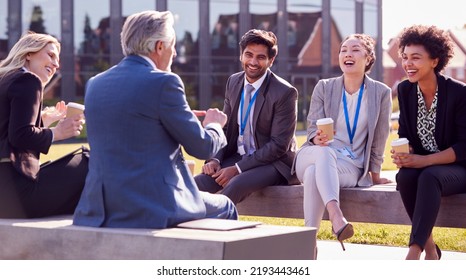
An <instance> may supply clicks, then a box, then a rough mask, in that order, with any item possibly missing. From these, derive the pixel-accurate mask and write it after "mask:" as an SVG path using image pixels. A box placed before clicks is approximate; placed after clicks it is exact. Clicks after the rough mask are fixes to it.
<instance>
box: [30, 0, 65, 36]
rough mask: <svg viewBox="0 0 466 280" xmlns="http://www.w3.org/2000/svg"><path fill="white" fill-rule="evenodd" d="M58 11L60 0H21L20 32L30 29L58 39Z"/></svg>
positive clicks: (59, 33) (59, 29)
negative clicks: (21, 28)
mask: <svg viewBox="0 0 466 280" xmlns="http://www.w3.org/2000/svg"><path fill="white" fill-rule="evenodd" d="M60 13H61V11H60V0H23V3H22V25H23V31H22V33H24V32H25V31H27V30H30V31H34V32H36V33H47V34H50V35H53V36H54V37H57V38H58V39H60V36H61V25H60V17H59V16H57V15H60Z"/></svg>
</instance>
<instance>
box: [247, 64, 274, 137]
mask: <svg viewBox="0 0 466 280" xmlns="http://www.w3.org/2000/svg"><path fill="white" fill-rule="evenodd" d="M266 75H267V76H266V77H265V80H264V82H263V83H262V85H261V87H260V88H259V92H258V93H257V97H256V101H255V103H256V104H254V116H253V119H252V128H253V131H256V124H257V120H258V119H259V113H260V111H261V110H262V106H263V105H264V102H265V95H266V94H267V89H268V88H269V84H270V81H271V76H272V74H271V72H270V70H267V74H266Z"/></svg>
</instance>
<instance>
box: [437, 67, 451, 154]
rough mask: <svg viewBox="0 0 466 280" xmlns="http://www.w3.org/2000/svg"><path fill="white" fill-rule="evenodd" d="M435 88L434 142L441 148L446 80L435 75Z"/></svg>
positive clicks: (443, 133)
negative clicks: (436, 88) (436, 91)
mask: <svg viewBox="0 0 466 280" xmlns="http://www.w3.org/2000/svg"><path fill="white" fill-rule="evenodd" d="M437 87H438V93H437V115H436V117H435V123H436V124H435V134H434V137H435V141H436V142H437V146H438V147H440V146H442V143H444V142H443V136H444V135H446V133H445V130H444V129H445V128H446V127H447V126H446V125H445V123H444V122H445V113H446V110H447V102H448V100H447V99H448V94H446V92H447V86H446V80H445V77H443V76H442V75H437Z"/></svg>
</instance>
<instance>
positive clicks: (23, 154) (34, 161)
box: [10, 149, 40, 181]
mask: <svg viewBox="0 0 466 280" xmlns="http://www.w3.org/2000/svg"><path fill="white" fill-rule="evenodd" d="M11 150H12V151H11V154H10V160H11V163H12V164H13V167H14V168H15V169H16V171H18V172H19V173H20V174H22V175H24V176H26V177H27V178H29V179H31V180H33V181H37V175H38V174H39V170H40V166H39V155H38V153H34V152H32V151H17V150H16V149H11Z"/></svg>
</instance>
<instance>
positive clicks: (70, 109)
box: [66, 102, 84, 118]
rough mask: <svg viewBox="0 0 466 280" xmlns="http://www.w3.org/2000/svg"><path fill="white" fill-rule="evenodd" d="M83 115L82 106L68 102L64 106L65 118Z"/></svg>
mask: <svg viewBox="0 0 466 280" xmlns="http://www.w3.org/2000/svg"><path fill="white" fill-rule="evenodd" d="M82 113H84V105H82V104H79V103H74V102H69V103H68V104H67V105H66V117H67V118H70V117H73V116H75V115H79V114H82Z"/></svg>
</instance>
